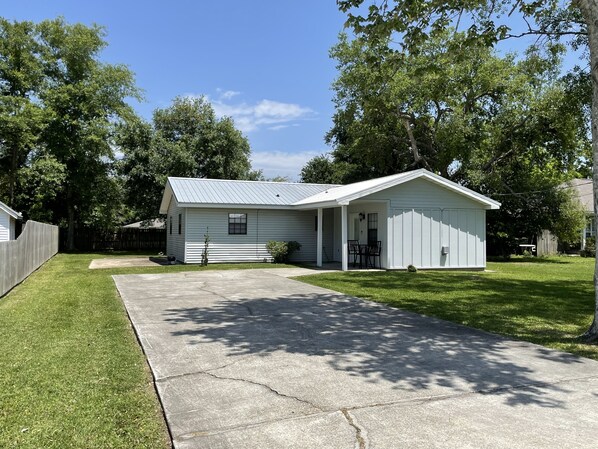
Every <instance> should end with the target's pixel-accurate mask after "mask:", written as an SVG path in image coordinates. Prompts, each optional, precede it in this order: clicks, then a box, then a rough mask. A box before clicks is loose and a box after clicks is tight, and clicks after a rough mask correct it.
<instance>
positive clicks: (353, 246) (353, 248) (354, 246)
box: [347, 240, 359, 267]
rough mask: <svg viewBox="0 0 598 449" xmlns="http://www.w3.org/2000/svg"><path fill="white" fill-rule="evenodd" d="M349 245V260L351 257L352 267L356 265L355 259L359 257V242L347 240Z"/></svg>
mask: <svg viewBox="0 0 598 449" xmlns="http://www.w3.org/2000/svg"><path fill="white" fill-rule="evenodd" d="M347 244H348V245H349V258H350V257H351V256H353V267H355V265H356V264H357V258H358V257H359V241H358V240H347Z"/></svg>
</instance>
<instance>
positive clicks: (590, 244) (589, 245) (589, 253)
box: [579, 237, 596, 257]
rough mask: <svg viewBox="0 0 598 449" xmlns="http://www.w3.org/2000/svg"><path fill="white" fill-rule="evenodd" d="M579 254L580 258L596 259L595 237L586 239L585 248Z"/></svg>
mask: <svg viewBox="0 0 598 449" xmlns="http://www.w3.org/2000/svg"><path fill="white" fill-rule="evenodd" d="M579 254H580V256H581V257H596V237H588V239H587V240H586V247H585V248H584V249H582V250H581V251H580V252H579Z"/></svg>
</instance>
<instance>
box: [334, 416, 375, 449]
mask: <svg viewBox="0 0 598 449" xmlns="http://www.w3.org/2000/svg"><path fill="white" fill-rule="evenodd" d="M340 411H341V413H342V414H343V416H344V417H345V419H346V420H347V422H348V423H349V425H350V426H351V427H353V428H354V429H355V439H356V440H357V442H356V444H355V447H356V448H358V449H367V448H368V446H369V445H368V441H367V439H366V436H367V432H366V431H365V429H363V428H361V427H360V426H359V425H358V424H357V421H356V420H355V418H354V417H353V416H352V415H351V413H349V410H347V409H346V408H342V409H341V410H340Z"/></svg>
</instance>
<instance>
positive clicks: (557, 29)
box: [337, 0, 598, 342]
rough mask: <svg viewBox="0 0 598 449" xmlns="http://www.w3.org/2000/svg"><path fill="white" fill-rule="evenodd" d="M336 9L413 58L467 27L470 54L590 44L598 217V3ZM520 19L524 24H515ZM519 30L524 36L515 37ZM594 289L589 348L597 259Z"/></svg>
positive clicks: (399, 2) (364, 34)
mask: <svg viewBox="0 0 598 449" xmlns="http://www.w3.org/2000/svg"><path fill="white" fill-rule="evenodd" d="M337 3H338V5H339V7H340V9H341V11H343V12H346V13H348V20H347V24H348V25H349V26H350V27H352V28H353V30H354V31H355V33H356V34H357V35H358V36H359V37H361V38H363V39H365V40H367V41H368V42H371V43H373V44H379V43H381V42H388V39H390V38H391V37H398V38H400V41H401V43H400V45H401V47H402V48H403V49H407V50H408V51H410V52H419V51H420V49H421V47H422V45H423V44H424V43H425V42H426V41H427V40H428V39H429V38H430V37H435V36H437V35H438V34H441V33H444V32H446V30H447V29H448V28H451V27H457V28H458V29H459V27H460V26H462V24H467V25H465V26H464V28H465V33H466V36H467V39H466V41H465V43H464V44H465V48H466V49H467V48H468V47H469V46H470V45H473V46H479V45H480V43H482V44H484V45H487V46H494V45H496V44H497V43H498V42H500V41H501V40H504V39H510V38H516V37H523V36H538V37H540V38H542V39H543V41H542V42H546V43H549V42H551V41H554V40H558V39H561V38H563V37H566V36H568V37H572V38H573V39H572V45H573V46H574V47H575V46H579V45H584V43H586V42H587V44H588V48H589V60H590V71H591V79H592V108H591V123H592V156H593V164H594V167H593V182H594V213H595V214H598V0H575V1H572V2H561V1H557V0H550V1H545V2H539V1H535V0H500V1H494V0H474V1H462V0H446V1H426V0H415V1H413V0H394V1H390V0H385V1H383V2H382V3H381V4H380V5H379V6H378V5H371V6H369V8H368V9H367V13H365V14H362V13H363V11H362V10H360V9H358V10H354V8H359V7H362V6H363V3H364V1H363V0H337ZM517 18H521V19H522V20H520V21H519V22H516V20H515V19H517ZM514 24H515V25H520V26H521V27H522V31H513V25H514ZM449 50H453V49H449ZM594 286H595V291H596V292H595V295H596V297H595V304H596V307H595V313H594V319H593V321H592V324H591V325H590V328H589V329H588V330H587V332H586V333H585V334H584V335H583V336H582V338H583V339H584V340H585V341H588V342H597V341H598V259H597V260H596V274H595V275H594Z"/></svg>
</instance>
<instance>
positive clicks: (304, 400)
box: [200, 371, 326, 412]
mask: <svg viewBox="0 0 598 449" xmlns="http://www.w3.org/2000/svg"><path fill="white" fill-rule="evenodd" d="M200 374H205V375H207V376H211V377H213V378H214V379H220V380H235V381H238V382H246V383H248V384H252V385H257V386H260V387H263V388H266V389H267V390H269V391H271V392H272V393H274V394H276V395H277V396H280V397H283V398H287V399H293V400H295V401H297V402H301V403H302V404H306V405H309V406H310V407H313V408H315V409H316V410H318V411H320V412H325V411H326V410H324V409H323V408H322V407H320V406H318V405H316V404H313V403H312V402H310V401H308V400H306V399H301V398H298V397H296V396H292V395H289V394H285V393H281V392H280V391H278V390H276V389H275V388H272V387H271V386H270V385H268V384H264V383H261V382H256V381H253V380H249V379H243V378H242V377H225V376H218V375H216V374H214V373H211V372H208V371H203V372H201V373H200Z"/></svg>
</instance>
